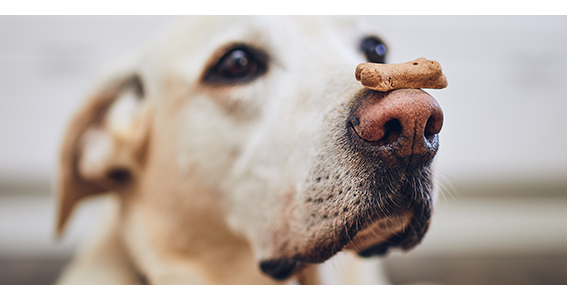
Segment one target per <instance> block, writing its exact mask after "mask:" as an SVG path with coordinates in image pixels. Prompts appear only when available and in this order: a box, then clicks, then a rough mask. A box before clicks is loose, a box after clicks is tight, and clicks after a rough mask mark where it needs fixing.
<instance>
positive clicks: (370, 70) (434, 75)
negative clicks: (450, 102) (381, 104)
mask: <svg viewBox="0 0 567 300" xmlns="http://www.w3.org/2000/svg"><path fill="white" fill-rule="evenodd" d="M355 76H356V80H358V81H360V83H362V85H363V86H365V87H367V88H369V89H372V90H376V91H380V92H387V91H391V90H397V89H443V88H446V87H447V85H448V83H447V78H446V77H445V75H444V74H443V72H442V71H441V65H440V64H439V63H438V62H436V61H434V60H428V59H425V58H423V57H422V58H418V59H416V60H414V61H410V62H406V63H401V64H375V63H362V64H359V65H358V66H357V67H356V72H355Z"/></svg>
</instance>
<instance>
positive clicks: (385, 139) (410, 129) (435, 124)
mask: <svg viewBox="0 0 567 300" xmlns="http://www.w3.org/2000/svg"><path fill="white" fill-rule="evenodd" d="M353 116H354V118H353V121H352V125H353V128H354V130H355V131H356V134H358V136H359V137H360V138H361V139H362V140H364V142H366V143H368V144H369V145H374V146H382V147H386V148H388V149H390V151H391V152H392V153H393V154H394V155H395V156H396V157H398V158H405V157H409V156H411V155H427V154H431V152H432V151H436V145H433V144H434V143H436V141H437V139H436V138H435V137H436V134H438V133H439V132H440V131H441V127H442V126H443V111H442V110H441V107H440V106H439V103H437V101H436V100H435V99H434V98H433V97H432V96H431V95H429V94H428V93H426V92H424V91H422V90H420V89H400V90H394V91H390V92H386V93H370V94H368V95H367V96H365V97H364V99H362V100H361V102H360V105H359V106H358V107H357V108H356V110H355V111H354V114H353Z"/></svg>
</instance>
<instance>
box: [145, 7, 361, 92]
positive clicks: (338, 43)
mask: <svg viewBox="0 0 567 300" xmlns="http://www.w3.org/2000/svg"><path fill="white" fill-rule="evenodd" d="M359 23H360V20H359V19H357V18H349V17H320V16H318V17H313V16H309V17H307V16H191V17H187V18H182V19H179V20H177V21H176V22H174V23H172V24H171V25H170V26H169V27H168V28H167V29H166V30H165V31H164V32H163V33H162V34H161V35H160V36H159V37H157V38H156V39H155V40H154V41H153V42H152V43H151V44H150V46H149V47H148V48H147V49H146V51H145V54H146V55H145V58H144V61H145V62H146V65H145V66H144V67H145V68H151V71H150V70H148V71H149V72H148V73H158V70H159V69H161V71H162V72H165V73H168V74H172V73H173V74H175V73H179V74H180V75H182V77H184V78H185V79H186V80H187V81H190V82H192V81H195V80H196V79H197V78H198V77H199V75H200V74H201V73H200V72H201V71H202V69H203V68H204V67H205V66H206V64H207V62H208V61H209V60H210V59H211V57H212V56H213V55H214V53H215V51H217V50H218V49H219V48H221V47H223V46H226V45H230V44H231V43H243V44H248V45H251V46H254V47H257V48H259V49H262V50H265V51H266V52H268V54H269V55H271V56H272V58H274V62H276V63H278V64H280V65H285V64H286V63H292V62H291V60H292V59H291V58H293V60H298V61H294V63H301V61H300V60H301V58H302V57H303V58H309V60H313V59H317V58H320V59H325V58H331V57H333V56H335V57H336V56H337V55H340V56H344V55H345V54H346V55H349V56H350V58H351V59H353V58H354V57H353V54H357V53H356V51H357V43H358V41H359V40H360V39H361V38H362V37H364V36H365V35H366V34H367V33H365V32H362V30H361V29H360V28H361V27H360V26H359V25H360V24H359ZM298 53H300V54H302V55H298ZM356 59H358V57H357V58H356ZM358 62H360V61H358ZM166 68H167V70H166ZM172 71H173V72H172ZM160 73H161V72H160Z"/></svg>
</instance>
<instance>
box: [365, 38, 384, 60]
mask: <svg viewBox="0 0 567 300" xmlns="http://www.w3.org/2000/svg"><path fill="white" fill-rule="evenodd" d="M360 50H361V51H362V52H363V53H364V55H365V56H366V60H367V61H368V62H372V63H380V64H383V63H384V62H385V61H386V53H387V52H388V48H386V45H385V44H384V42H382V41H381V40H380V39H379V38H376V37H368V38H366V39H364V40H363V41H362V43H361V44H360Z"/></svg>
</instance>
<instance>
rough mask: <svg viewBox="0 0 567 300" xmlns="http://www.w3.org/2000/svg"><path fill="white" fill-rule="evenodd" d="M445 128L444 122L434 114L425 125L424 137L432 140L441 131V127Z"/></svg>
mask: <svg viewBox="0 0 567 300" xmlns="http://www.w3.org/2000/svg"><path fill="white" fill-rule="evenodd" d="M442 126H443V120H442V118H440V117H439V115H438V114H435V113H433V114H432V115H431V116H430V117H429V119H427V123H426V124H425V131H424V135H425V138H426V139H428V140H430V139H432V138H433V137H434V136H435V135H436V134H438V133H439V132H440V131H441V127H442Z"/></svg>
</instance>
